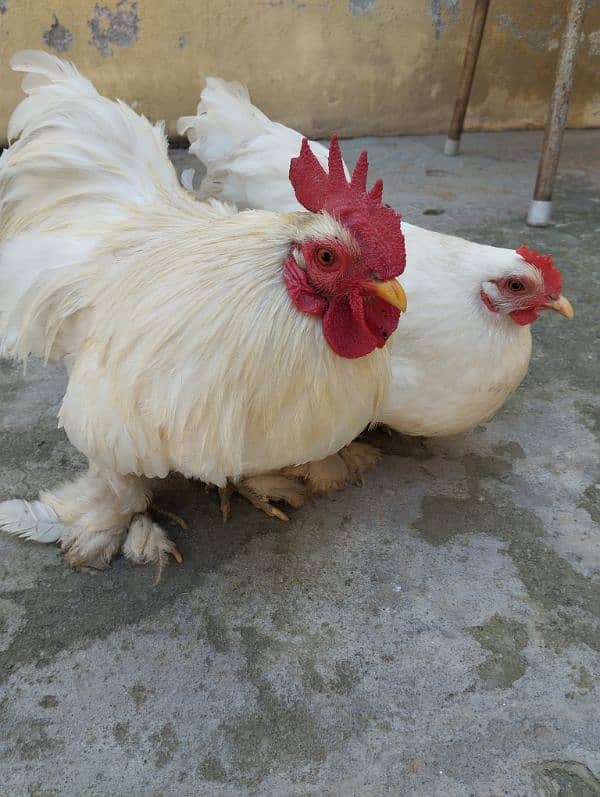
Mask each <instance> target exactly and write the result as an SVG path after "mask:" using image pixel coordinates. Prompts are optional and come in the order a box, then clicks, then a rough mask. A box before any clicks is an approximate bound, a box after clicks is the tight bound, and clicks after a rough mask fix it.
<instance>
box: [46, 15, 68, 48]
mask: <svg viewBox="0 0 600 797" xmlns="http://www.w3.org/2000/svg"><path fill="white" fill-rule="evenodd" d="M52 16H53V17H54V22H53V23H52V25H50V29H49V30H47V31H45V32H44V41H45V42H46V44H47V45H48V47H52V49H53V50H56V51H57V52H59V53H66V52H67V50H70V49H71V45H72V44H73V34H72V33H71V31H70V30H69V29H68V28H66V27H65V26H64V25H61V23H60V22H59V21H58V17H57V16H56V14H53V15H52Z"/></svg>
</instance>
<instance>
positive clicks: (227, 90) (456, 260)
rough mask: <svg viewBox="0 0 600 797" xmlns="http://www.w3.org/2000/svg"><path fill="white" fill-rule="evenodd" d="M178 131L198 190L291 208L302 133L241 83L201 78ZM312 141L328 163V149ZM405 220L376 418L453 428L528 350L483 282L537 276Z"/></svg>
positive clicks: (507, 380)
mask: <svg viewBox="0 0 600 797" xmlns="http://www.w3.org/2000/svg"><path fill="white" fill-rule="evenodd" d="M178 130H179V132H180V133H182V134H183V133H186V134H187V135H188V137H189V140H190V142H191V145H190V151H191V152H193V153H194V154H195V155H196V156H197V157H198V158H199V160H200V161H202V163H203V164H204V165H205V166H206V169H207V174H206V177H205V179H204V181H203V183H202V187H201V189H200V192H201V195H202V196H203V197H207V196H214V197H218V198H220V199H223V200H225V201H227V202H231V203H233V204H235V205H237V206H238V207H240V208H252V207H254V208H268V209H271V210H287V211H291V210H294V209H296V208H297V207H298V205H297V202H296V199H295V197H294V193H293V191H292V190H291V189H290V185H289V181H288V180H287V170H288V165H289V160H290V157H292V156H293V155H294V153H295V152H297V151H298V149H299V147H300V143H301V141H302V136H301V134H300V133H298V132H296V131H294V130H291V129H289V128H287V127H284V126H283V125H281V124H276V123H274V122H272V121H271V120H269V119H268V118H267V117H266V116H265V115H264V114H263V113H262V112H261V111H259V110H258V109H257V108H255V107H254V106H253V105H252V104H251V101H250V98H249V96H248V92H247V91H246V89H245V88H244V87H243V86H241V85H240V84H239V83H227V82H226V81H224V80H220V79H219V78H208V80H207V86H206V88H205V89H204V91H203V92H202V94H201V100H200V104H199V105H198V110H197V114H196V116H191V117H183V118H182V119H180V120H179V124H178ZM312 148H313V151H314V152H315V155H317V157H318V158H319V159H320V161H321V162H322V163H325V162H326V158H327V150H326V149H325V148H324V147H322V146H321V145H319V144H314V145H313V146H312ZM188 184H189V180H188ZM402 226H403V231H404V235H405V239H406V252H407V269H406V273H405V274H404V275H403V277H402V284H403V287H404V288H405V290H406V293H407V296H408V300H409V301H408V310H407V312H406V314H405V316H404V317H403V319H402V323H401V324H400V326H399V327H398V330H397V331H396V332H395V333H394V335H393V338H392V379H391V387H390V391H389V393H388V396H387V399H386V402H385V403H384V405H383V406H382V408H381V410H380V411H379V412H378V413H377V415H376V420H378V421H380V422H383V423H385V424H388V425H389V426H391V427H392V428H394V429H396V430H397V431H399V432H402V433H404V434H409V435H424V436H442V435H454V434H458V433H460V432H464V431H466V430H468V429H471V428H472V427H474V426H476V425H477V424H478V423H481V422H482V421H485V420H487V419H488V418H490V417H491V416H493V415H494V414H495V413H496V412H497V411H498V409H499V408H500V407H501V406H502V404H503V403H504V402H505V401H506V400H507V398H508V397H509V396H510V395H511V393H512V392H513V391H514V390H515V389H516V387H517V386H518V385H519V384H520V382H521V381H522V379H523V377H524V376H525V374H526V372H527V368H528V364H529V360H530V357H531V331H530V327H529V326H520V325H518V324H516V323H514V322H513V320H512V319H511V318H510V317H509V316H508V314H507V313H492V312H490V311H489V310H488V308H487V307H486V306H485V305H484V304H483V302H482V301H481V291H482V288H484V287H485V286H487V285H490V284H491V281H492V280H500V279H502V278H503V277H506V276H508V275H515V276H519V275H529V277H530V278H531V279H532V280H534V281H535V280H536V279H538V278H539V275H538V274H537V270H536V269H535V268H534V267H533V266H532V265H531V264H529V263H527V262H525V260H524V259H523V258H521V257H520V256H519V255H518V254H517V253H516V252H515V251H514V250H511V249H501V248H498V247H492V246H483V245H480V244H476V243H472V242H470V241H466V240H463V239H461V238H456V237H453V236H449V235H442V234H440V233H435V232H431V231H429V230H424V229H422V228H419V227H416V226H414V225H411V224H407V223H405V222H403V225H402Z"/></svg>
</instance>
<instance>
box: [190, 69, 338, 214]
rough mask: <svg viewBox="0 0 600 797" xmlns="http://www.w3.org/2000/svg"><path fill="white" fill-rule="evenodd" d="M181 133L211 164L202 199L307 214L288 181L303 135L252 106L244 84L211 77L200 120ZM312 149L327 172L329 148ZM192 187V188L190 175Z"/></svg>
mask: <svg viewBox="0 0 600 797" xmlns="http://www.w3.org/2000/svg"><path fill="white" fill-rule="evenodd" d="M177 131H178V133H180V134H181V135H183V134H185V135H187V137H188V139H189V141H190V152H191V153H192V154H193V155H195V156H196V157H197V158H198V160H200V161H202V163H203V164H204V165H205V166H206V177H205V178H204V180H203V182H202V186H201V188H200V196H201V197H202V198H203V199H205V198H207V197H211V196H212V197H217V198H218V199H221V200H225V201H227V202H231V203H233V204H234V205H236V206H237V207H238V208H240V209H244V208H263V209H264V210H275V211H278V212H281V211H290V210H302V209H303V208H302V207H301V206H300V205H299V204H298V201H297V200H296V197H295V195H294V191H293V189H292V186H291V183H290V181H289V179H288V172H289V169H290V160H291V159H292V158H294V157H296V155H298V153H299V152H300V146H301V144H302V135H301V134H300V133H298V132H296V130H292V129H291V128H289V127H285V126H284V125H282V124H279V123H278V122H272V121H271V120H270V119H269V118H268V117H267V116H265V114H264V113H263V112H262V111H260V110H259V109H258V108H256V106H254V105H252V102H251V101H250V96H249V95H248V90H247V89H246V88H245V86H242V85H241V83H235V82H232V83H228V82H227V81H226V80H222V79H221V78H214V77H209V78H207V79H206V88H205V89H204V90H203V92H202V94H201V95H200V103H199V105H198V109H197V112H196V116H183V117H181V119H179V121H178V122H177ZM310 145H311V149H312V151H313V152H314V154H315V155H316V157H317V158H318V160H319V161H320V162H321V164H322V165H323V166H324V167H325V168H327V156H328V153H327V150H326V149H325V147H323V146H322V145H321V144H318V143H317V142H315V141H311V142H310ZM185 180H186V182H185V183H184V185H185V187H186V188H189V186H190V185H191V180H190V177H189V174H188V175H186V178H185Z"/></svg>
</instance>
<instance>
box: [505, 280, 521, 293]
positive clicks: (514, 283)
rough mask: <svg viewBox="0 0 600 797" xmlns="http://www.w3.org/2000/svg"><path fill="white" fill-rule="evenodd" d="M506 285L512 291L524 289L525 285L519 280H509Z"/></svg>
mask: <svg viewBox="0 0 600 797" xmlns="http://www.w3.org/2000/svg"><path fill="white" fill-rule="evenodd" d="M508 287H509V288H510V289H511V291H514V292H515V293H518V292H519V291H524V290H525V286H524V285H523V283H522V282H521V280H510V282H509V283H508Z"/></svg>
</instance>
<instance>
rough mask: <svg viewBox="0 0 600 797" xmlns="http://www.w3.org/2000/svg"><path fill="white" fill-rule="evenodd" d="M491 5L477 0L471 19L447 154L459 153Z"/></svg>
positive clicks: (488, 1)
mask: <svg viewBox="0 0 600 797" xmlns="http://www.w3.org/2000/svg"><path fill="white" fill-rule="evenodd" d="M489 5H490V0H475V7H474V8H473V17H472V19H471V29H470V30H469V38H468V39H467V49H466V50H465V60H464V62H463V68H462V74H461V76H460V86H459V87H458V96H457V97H456V102H455V103H454V113H453V115H452V121H451V122H450V129H449V130H448V138H447V139H446V144H445V146H444V152H445V153H446V155H458V151H459V148H460V137H461V135H462V131H463V125H464V122H465V114H466V113H467V107H468V105H469V97H470V96H471V88H472V86H473V77H474V76H475V69H476V68H477V60H478V58H479V49H480V47H481V40H482V39H483V31H484V29H485V21H486V19H487V13H488V8H489Z"/></svg>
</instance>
